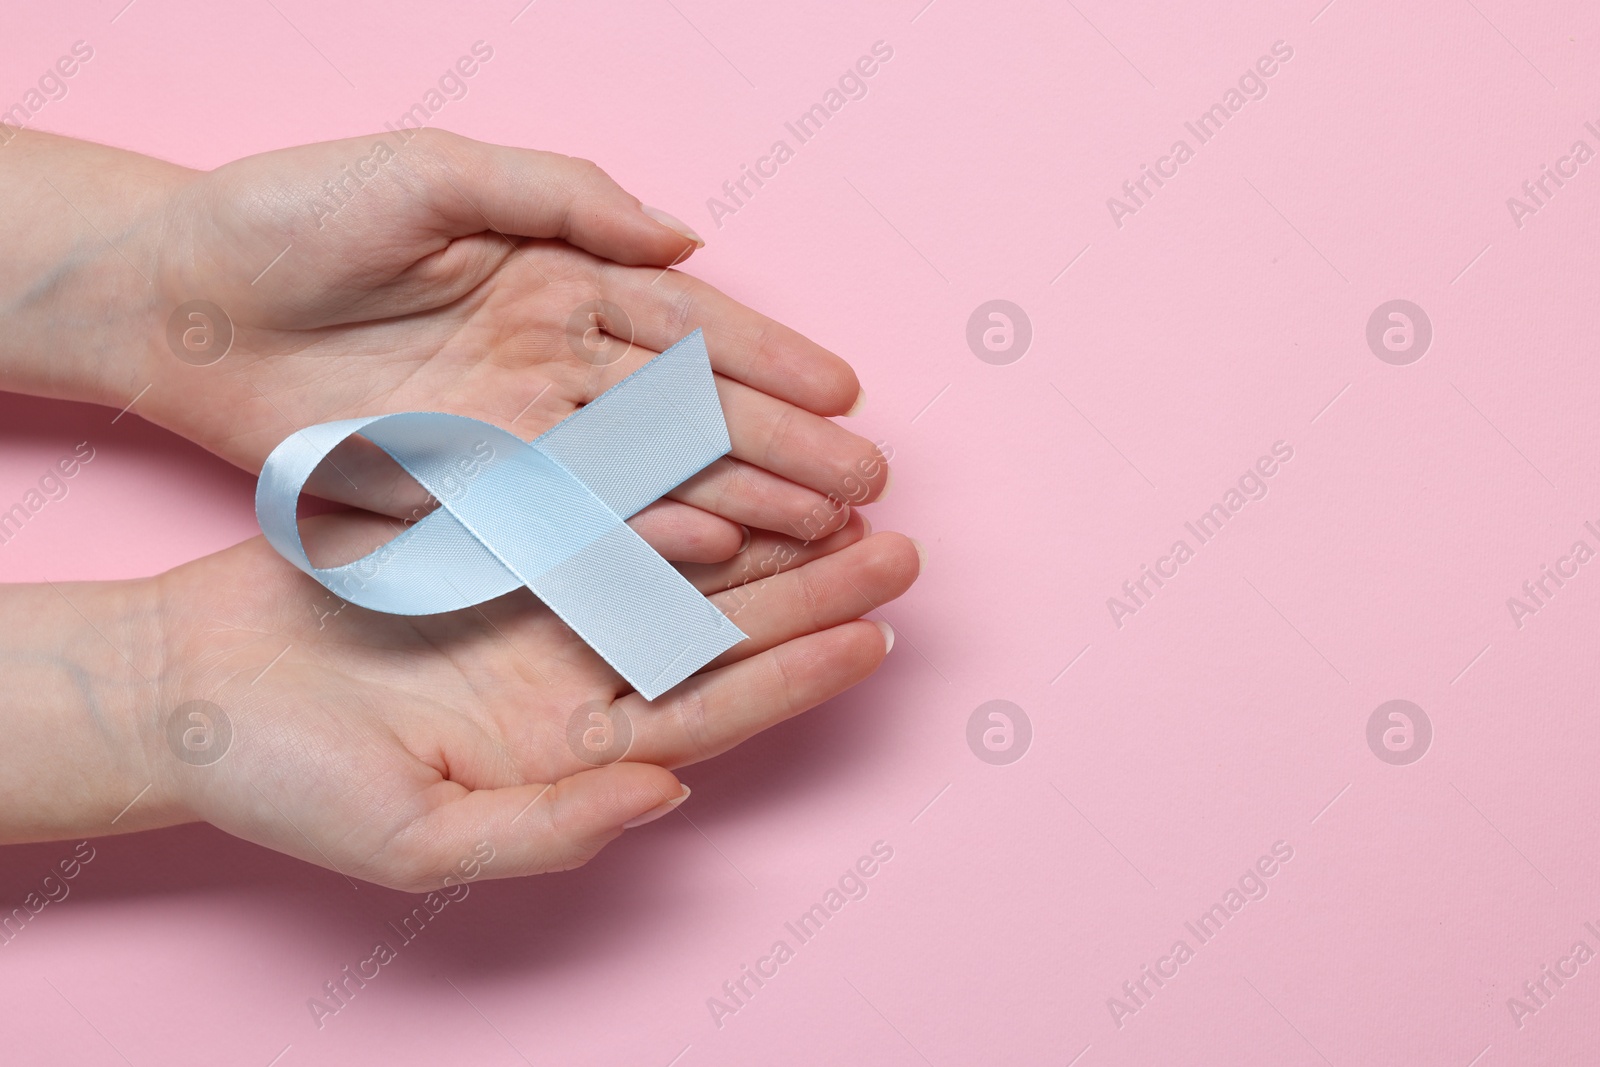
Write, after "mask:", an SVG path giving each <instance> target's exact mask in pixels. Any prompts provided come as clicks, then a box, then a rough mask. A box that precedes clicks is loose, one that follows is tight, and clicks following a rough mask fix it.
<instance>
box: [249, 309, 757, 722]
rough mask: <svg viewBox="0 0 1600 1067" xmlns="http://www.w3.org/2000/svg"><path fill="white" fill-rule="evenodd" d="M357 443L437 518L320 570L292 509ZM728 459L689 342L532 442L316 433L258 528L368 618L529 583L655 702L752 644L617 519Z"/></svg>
mask: <svg viewBox="0 0 1600 1067" xmlns="http://www.w3.org/2000/svg"><path fill="white" fill-rule="evenodd" d="M358 433H359V434H361V435H362V436H363V437H365V438H366V439H367V440H369V441H371V442H372V443H373V444H375V445H377V446H378V447H379V448H381V449H383V450H384V451H385V452H387V453H388V454H389V455H390V456H392V457H393V458H394V460H395V462H397V463H399V464H400V466H402V467H403V468H405V470H406V472H407V473H408V474H410V475H411V476H412V477H413V478H415V479H416V480H417V481H418V482H419V483H421V485H422V487H423V488H424V489H426V490H427V491H428V492H429V493H431V494H433V496H434V497H435V498H437V499H438V501H439V503H440V507H439V508H438V509H437V510H435V511H433V512H432V513H431V514H429V515H428V516H427V517H426V518H424V519H422V520H421V521H420V522H417V523H415V524H414V525H412V526H409V527H407V528H406V530H405V531H404V532H403V533H401V534H400V535H399V536H397V537H396V538H395V539H394V540H393V541H390V542H389V543H388V544H386V545H384V546H383V547H382V548H380V549H378V550H377V551H376V552H373V553H371V554H370V555H368V556H365V557H363V558H362V559H358V560H356V561H355V562H353V563H347V564H345V565H344V566H341V567H329V568H321V567H316V566H313V565H312V563H311V561H310V560H309V559H308V558H307V557H306V552H305V547H304V546H303V545H302V544H301V542H300V529H299V525H298V524H297V522H296V520H295V507H296V504H297V502H298V500H299V497H300V493H301V492H302V490H303V489H304V488H305V484H306V480H307V479H308V478H309V477H310V476H311V473H312V471H314V470H316V468H317V465H318V464H320V463H321V462H322V461H323V460H324V459H325V458H327V455H328V453H329V452H331V451H333V449H334V448H335V447H336V446H337V445H338V444H339V443H340V442H342V441H344V440H345V439H346V438H347V437H350V436H351V435H353V434H358ZM731 449H732V445H731V443H730V442H729V440H728V424H727V421H726V420H725V419H724V417H723V413H722V405H721V402H720V401H719V399H718V397H717V387H716V382H715V380H714V378H713V377H712V372H711V360H710V357H709V356H708V355H707V354H706V346H705V339H704V338H703V337H702V336H701V332H700V331H699V330H696V331H695V332H694V333H692V334H690V335H689V336H688V337H685V338H684V339H683V340H681V341H679V342H678V343H677V344H675V345H673V346H672V347H671V348H669V349H667V350H666V351H665V352H663V353H661V355H659V356H657V357H656V358H654V359H652V360H651V361H650V362H648V363H646V364H645V365H644V366H643V367H641V368H639V369H638V370H637V371H635V372H634V373H633V374H631V375H629V376H628V377H627V378H624V379H623V380H622V381H620V382H618V383H617V384H616V385H614V386H612V387H611V388H610V389H608V390H606V391H605V392H604V393H602V394H601V395H600V396H599V397H597V398H596V399H595V400H594V401H593V402H592V403H590V404H588V405H587V406H585V407H583V408H582V409H581V410H579V411H577V412H576V413H574V414H573V415H571V416H569V417H568V418H566V419H564V420H562V422H561V423H560V424H558V425H557V426H555V427H554V428H553V429H551V430H550V431H549V432H547V433H545V434H544V435H543V436H542V437H539V438H538V439H537V440H535V441H534V442H533V443H532V444H529V443H526V442H524V441H523V440H522V439H521V438H519V437H517V436H515V435H514V434H511V433H507V432H506V431H505V430H501V429H499V428H497V427H495V426H491V425H490V424H488V423H486V422H480V421H478V420H477V419H469V418H466V417H464V416H461V415H445V414H441V413H438V412H424V411H411V412H404V413H402V414H397V415H378V416H373V417H371V418H364V419H344V420H341V421H339V422H325V423H322V424H320V425H317V426H311V427H308V428H306V429H304V430H301V431H299V432H298V433H295V434H294V435H293V436H291V437H289V438H288V439H287V440H285V441H284V442H283V443H282V444H280V445H279V446H278V447H277V448H275V449H274V450H273V452H272V455H270V456H268V457H267V462H266V466H265V467H264V468H263V469H262V471H261V480H260V482H259V483H257V485H256V517H257V519H258V520H259V521H260V523H261V530H262V532H263V533H265V534H266V535H267V540H268V541H269V542H271V544H272V547H274V548H276V549H277V550H278V551H279V552H280V553H281V554H282V555H283V557H284V558H285V559H287V560H288V561H289V562H290V563H293V564H294V565H295V566H296V567H299V568H300V569H301V570H302V571H304V572H306V573H307V574H309V575H311V577H313V578H315V579H316V580H317V581H319V582H321V583H322V584H323V585H325V586H327V588H328V589H329V590H331V591H332V592H333V593H335V594H336V595H338V596H340V597H342V598H344V599H345V600H347V601H349V602H350V603H352V604H359V605H360V606H361V607H364V608H370V609H372V610H373V611H382V612H387V613H389V614H391V615H433V614H437V613H439V612H444V611H455V610H458V609H460V608H467V607H471V606H473V605H475V604H481V603H483V602H484V601H486V600H491V599H493V598H495V597H497V596H501V595H503V594H505V593H509V592H510V591H512V590H513V589H516V588H517V587H518V586H527V587H528V588H529V589H531V590H533V592H534V594H535V595H536V596H537V597H538V598H539V599H540V600H542V601H544V603H545V604H546V605H548V606H549V607H550V609H551V610H552V611H554V612H555V613H556V614H557V615H559V616H560V617H561V619H562V621H564V622H565V623H566V624H567V625H568V626H570V627H572V629H573V630H574V631H576V632H577V634H578V636H579V637H581V638H583V639H584V640H585V641H586V642H588V644H589V646H590V647H591V648H593V649H594V650H595V651H596V652H598V653H599V654H600V655H601V656H603V657H604V658H605V660H606V662H607V663H609V664H611V666H612V667H614V668H616V670H617V672H618V673H619V674H621V675H622V676H623V677H624V678H626V679H627V680H628V683H629V684H630V685H632V686H633V687H634V689H636V690H637V691H638V692H639V693H640V694H641V695H643V696H644V697H645V699H647V700H654V699H655V698H656V697H658V696H660V695H661V694H662V693H664V692H666V691H667V690H668V689H671V688H672V687H673V686H674V685H677V684H678V683H679V682H681V681H683V680H684V679H685V678H687V677H689V676H690V675H691V674H693V673H694V672H695V671H697V670H699V669H700V668H701V667H704V666H705V665H706V664H707V663H709V662H710V661H711V660H712V659H714V658H716V657H717V656H718V655H720V654H722V653H723V652H725V651H727V650H728V649H729V648H731V647H733V646H734V645H735V644H737V643H738V642H740V641H742V640H744V639H745V634H744V633H743V632H741V631H740V629H739V628H738V627H737V626H735V625H734V624H733V623H732V622H731V621H730V620H729V619H728V618H727V616H725V615H723V614H722V612H720V611H718V610H717V609H716V608H715V607H714V606H712V604H711V602H710V601H708V600H707V599H706V598H705V597H703V596H701V595H700V593H699V591H697V590H696V589H695V588H694V586H692V585H690V584H689V582H688V581H687V580H686V579H685V578H684V577H683V575H681V574H679V573H678V571H677V570H676V569H675V568H674V567H673V566H672V565H671V564H670V563H668V562H667V561H666V560H664V559H662V558H661V556H659V555H657V554H656V551H655V550H654V549H652V548H651V547H650V546H649V545H647V544H646V543H645V542H644V540H643V539H642V538H640V537H639V535H638V534H636V533H634V532H633V530H632V529H630V528H629V527H628V525H627V523H626V522H625V521H624V520H625V519H627V518H629V517H630V516H632V515H633V514H634V513H636V512H638V511H639V510H640V509H641V508H643V507H644V506H645V505H647V504H649V503H651V502H653V501H655V500H658V499H660V498H661V497H662V496H664V495H665V494H666V493H668V492H669V491H671V490H672V489H673V488H675V487H677V486H678V485H681V484H682V483H683V482H684V481H686V480H687V479H688V478H689V477H690V476H692V475H694V474H695V473H697V472H698V471H701V470H703V469H704V468H705V467H706V466H708V465H709V464H711V463H712V462H713V461H715V460H716V459H718V458H719V457H721V456H724V455H727V453H728V452H729V451H731Z"/></svg>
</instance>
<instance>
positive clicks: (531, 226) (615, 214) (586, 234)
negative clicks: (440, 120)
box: [423, 130, 705, 268]
mask: <svg viewBox="0 0 1600 1067" xmlns="http://www.w3.org/2000/svg"><path fill="white" fill-rule="evenodd" d="M423 135H425V136H427V137H428V138H429V140H428V142H427V143H426V144H425V147H427V148H429V149H430V150H431V151H432V152H433V155H434V157H435V158H436V159H437V161H438V165H439V168H440V169H439V174H438V176H439V180H438V181H437V182H434V183H432V185H431V188H430V194H431V197H432V202H433V204H434V207H435V209H436V210H437V211H438V212H439V213H440V214H441V215H442V216H443V218H444V219H445V221H446V222H447V224H448V225H447V232H448V233H449V235H450V236H452V237H458V236H466V235H468V234H472V233H477V232H480V231H482V230H485V229H489V230H497V231H499V232H500V233H504V234H511V235H515V236H519V237H543V238H559V239H561V240H564V241H566V242H568V243H569V244H572V245H576V246H577V247H579V248H582V249H584V250H585V251H587V252H591V253H593V254H594V255H596V256H599V257H600V258H602V259H606V260H611V261H613V262H616V263H625V264H648V265H653V266H655V267H657V268H661V267H665V266H667V265H669V264H673V263H679V262H682V261H683V260H684V259H686V258H688V256H689V255H690V254H691V253H692V252H694V250H695V249H697V248H700V247H702V246H704V244H705V242H704V241H702V240H701V239H700V237H699V236H698V235H697V234H696V233H695V232H694V231H693V230H691V229H689V227H688V226H686V225H684V224H683V223H682V222H680V221H679V220H677V219H675V218H673V217H672V216H670V215H667V214H665V213H664V212H661V211H659V210H657V209H654V208H648V207H646V206H645V205H643V204H641V203H640V202H639V199H638V197H635V196H634V195H633V194H631V193H629V192H627V191H625V190H624V189H623V188H622V187H621V186H619V185H618V184H617V183H616V182H614V181H612V180H611V177H610V176H609V175H607V174H606V172H605V171H603V170H601V169H600V168H599V167H597V166H596V165H595V164H593V163H591V162H589V161H588V160H586V159H576V158H574V157H572V156H564V155H560V154H559V153H556V152H539V151H534V150H531V149H525V148H509V147H506V146H503V145H495V144H487V143H485V142H483V141H474V140H471V139H470V138H466V137H458V136H456V135H454V134H447V133H442V132H440V131H433V130H429V131H423Z"/></svg>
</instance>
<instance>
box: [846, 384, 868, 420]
mask: <svg viewBox="0 0 1600 1067" xmlns="http://www.w3.org/2000/svg"><path fill="white" fill-rule="evenodd" d="M866 406H867V391H866V389H862V390H861V392H859V393H857V394H856V402H855V403H854V404H851V405H850V410H849V411H847V412H845V413H844V417H845V418H847V419H848V418H851V417H852V416H855V415H859V414H861V409H862V408H864V407H866Z"/></svg>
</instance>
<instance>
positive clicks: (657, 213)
mask: <svg viewBox="0 0 1600 1067" xmlns="http://www.w3.org/2000/svg"><path fill="white" fill-rule="evenodd" d="M639 210H640V211H643V212H644V213H645V214H646V215H649V216H650V217H651V218H653V219H655V220H656V221H657V222H659V223H661V225H663V226H665V227H666V228H667V229H669V230H672V231H674V232H675V233H680V234H682V235H683V236H685V237H687V238H688V239H689V240H691V241H693V242H694V243H695V247H696V248H704V247H705V246H706V242H705V238H703V237H701V236H700V235H699V234H697V233H695V232H694V231H693V230H691V229H689V224H688V223H687V222H684V221H683V220H682V219H680V218H677V217H676V216H673V215H668V214H667V213H666V212H665V211H662V210H661V209H660V208H658V207H651V206H650V205H649V204H641V205H639Z"/></svg>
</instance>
